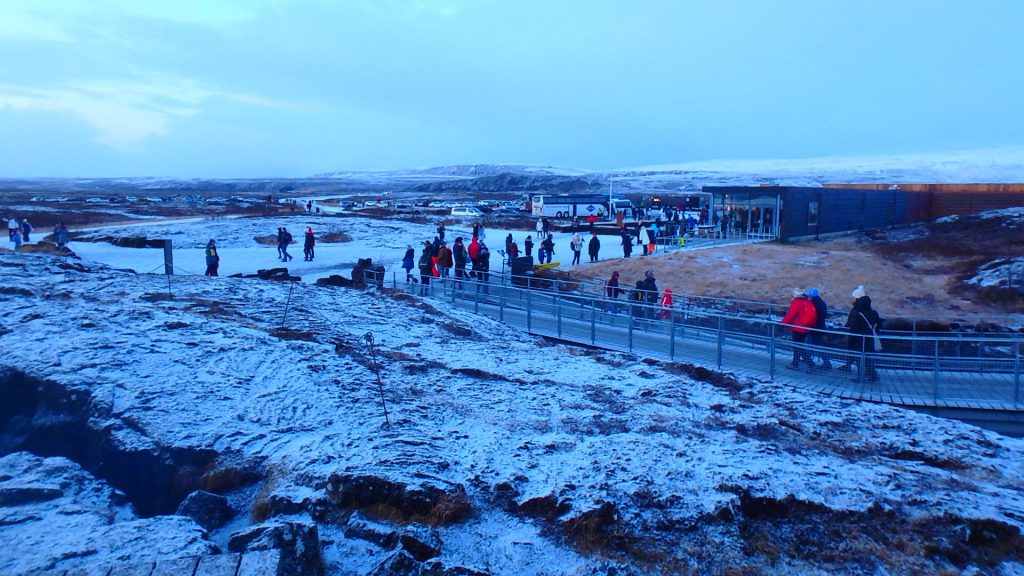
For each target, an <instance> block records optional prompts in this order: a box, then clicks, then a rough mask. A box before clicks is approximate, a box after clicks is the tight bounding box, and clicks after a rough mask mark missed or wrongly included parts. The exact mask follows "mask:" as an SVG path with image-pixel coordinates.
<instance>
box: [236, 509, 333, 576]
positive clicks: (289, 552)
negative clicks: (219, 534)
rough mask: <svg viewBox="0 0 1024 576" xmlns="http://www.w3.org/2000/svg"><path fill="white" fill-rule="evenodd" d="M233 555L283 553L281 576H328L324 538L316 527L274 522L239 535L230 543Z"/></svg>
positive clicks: (260, 525)
mask: <svg viewBox="0 0 1024 576" xmlns="http://www.w3.org/2000/svg"><path fill="white" fill-rule="evenodd" d="M228 550H230V551H232V552H240V553H241V552H253V551H261V550H280V551H281V556H280V564H279V566H278V570H277V576H317V575H321V574H323V573H324V566H323V560H322V558H321V556H320V536H319V534H318V532H317V528H316V525H315V524H311V523H305V522H286V521H276V520H275V521H270V522H266V523H263V524H259V525H256V526H250V527H249V528H246V529H245V530H242V531H240V532H236V533H234V534H232V535H231V538H230V539H229V540H228Z"/></svg>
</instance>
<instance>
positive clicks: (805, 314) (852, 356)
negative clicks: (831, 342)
mask: <svg viewBox="0 0 1024 576" xmlns="http://www.w3.org/2000/svg"><path fill="white" fill-rule="evenodd" d="M850 296H851V297H852V298H853V307H852V308H851V310H850V313H849V314H848V315H847V317H846V324H845V327H846V329H847V330H848V331H849V335H848V336H847V339H846V348H847V350H848V351H849V352H850V353H849V354H847V355H846V362H845V363H844V364H843V365H842V366H840V367H839V368H838V369H839V370H840V371H844V372H850V371H852V369H853V366H854V365H855V360H857V359H859V358H860V357H861V356H862V355H863V358H864V366H863V373H862V374H860V376H859V377H858V378H855V379H859V378H863V379H864V380H867V381H876V380H878V370H877V369H876V368H875V362H874V357H873V354H874V353H875V352H879V351H880V350H876V345H875V343H876V341H878V342H880V340H878V332H879V330H880V328H881V324H882V319H881V317H880V316H879V315H878V312H877V311H875V310H874V309H873V308H872V307H871V297H870V296H868V295H867V291H866V290H865V289H864V286H857V288H855V289H854V290H853V292H852V293H851V294H850ZM827 318H828V304H826V303H825V301H824V300H823V299H822V297H821V293H820V292H819V291H818V290H817V289H816V288H810V289H808V290H803V289H800V288H795V289H793V300H792V302H790V305H789V309H788V311H787V312H786V315H785V317H783V319H782V324H783V325H786V326H789V328H790V330H791V332H792V334H793V342H794V344H795V345H794V346H793V359H792V361H791V362H790V364H789V367H790V368H792V369H794V370H798V369H800V365H801V364H804V365H806V367H807V369H808V370H811V371H813V370H832V368H833V367H832V360H831V358H830V357H829V354H828V352H827V350H826V347H825V342H824V335H825V332H824V330H827V329H828V327H827V324H826V320H827ZM815 357H817V358H818V359H819V362H817V363H816V362H815Z"/></svg>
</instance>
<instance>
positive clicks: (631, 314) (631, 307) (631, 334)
mask: <svg viewBox="0 0 1024 576" xmlns="http://www.w3.org/2000/svg"><path fill="white" fill-rule="evenodd" d="M634 313H636V308H635V307H634V305H630V309H629V351H630V352H632V351H633V319H634V316H633V314H634Z"/></svg>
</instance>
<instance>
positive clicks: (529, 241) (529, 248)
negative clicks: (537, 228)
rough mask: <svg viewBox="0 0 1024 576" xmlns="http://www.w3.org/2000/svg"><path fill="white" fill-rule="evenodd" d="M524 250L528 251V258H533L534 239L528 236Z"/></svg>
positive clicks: (524, 243) (524, 242)
mask: <svg viewBox="0 0 1024 576" xmlns="http://www.w3.org/2000/svg"><path fill="white" fill-rule="evenodd" d="M523 248H525V249H526V255H527V256H533V237H532V236H530V235H527V236H526V240H524V241H523Z"/></svg>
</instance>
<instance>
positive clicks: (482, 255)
mask: <svg viewBox="0 0 1024 576" xmlns="http://www.w3.org/2000/svg"><path fill="white" fill-rule="evenodd" d="M473 271H474V272H476V277H477V279H478V280H480V283H479V284H477V285H476V291H477V292H480V287H481V286H483V292H484V294H489V293H490V288H489V287H488V284H487V283H488V281H489V280H490V275H491V251H490V249H488V248H487V244H484V243H483V242H481V243H480V251H479V252H477V254H476V259H475V260H473Z"/></svg>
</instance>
